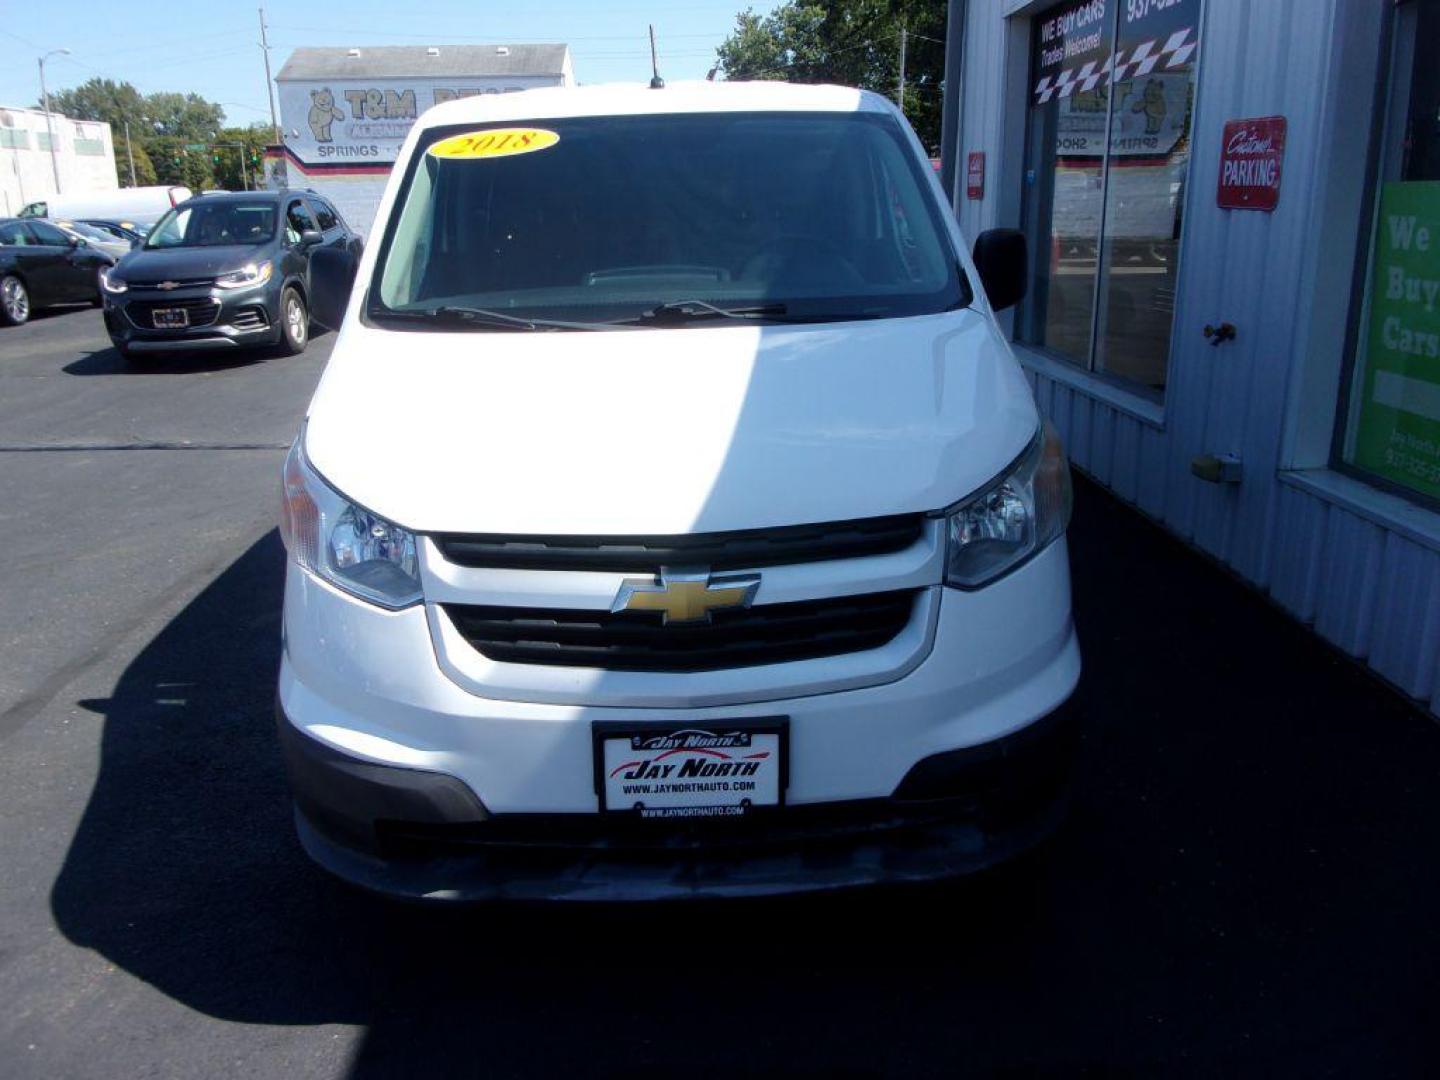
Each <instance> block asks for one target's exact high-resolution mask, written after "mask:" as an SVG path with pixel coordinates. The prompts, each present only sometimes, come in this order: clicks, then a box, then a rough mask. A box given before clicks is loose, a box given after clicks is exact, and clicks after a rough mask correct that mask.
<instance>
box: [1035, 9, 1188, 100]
mask: <svg viewBox="0 0 1440 1080" xmlns="http://www.w3.org/2000/svg"><path fill="white" fill-rule="evenodd" d="M1194 34H1195V31H1194V30H1193V29H1192V28H1191V27H1188V26H1186V27H1184V28H1182V29H1180V30H1176V31H1175V32H1174V33H1173V34H1171V35H1170V36H1169V37H1168V38H1166V39H1165V43H1164V44H1163V45H1161V44H1160V39H1159V38H1153V39H1151V40H1150V41H1142V42H1141V43H1140V44H1139V45H1136V46H1135V48H1134V49H1133V50H1132V51H1131V53H1130V57H1129V59H1128V60H1127V59H1126V58H1125V50H1124V49H1121V50H1120V51H1119V52H1117V53H1115V54H1114V55H1113V56H1110V57H1107V58H1106V59H1105V62H1104V63H1102V64H1097V63H1096V62H1095V61H1094V60H1090V61H1087V62H1086V63H1085V64H1082V65H1081V66H1080V68H1079V70H1076V69H1074V68H1065V69H1064V70H1063V71H1060V72H1059V73H1057V74H1055V75H1043V76H1041V78H1040V81H1039V82H1038V83H1036V84H1035V104H1037V105H1044V104H1045V103H1046V102H1047V101H1049V100H1050V99H1051V98H1054V97H1062V98H1067V97H1069V96H1070V95H1071V94H1072V93H1074V92H1075V91H1076V90H1079V91H1080V92H1081V93H1088V92H1089V91H1091V90H1094V89H1095V87H1097V86H1099V85H1100V82H1101V80H1102V79H1103V80H1104V82H1105V85H1106V86H1109V85H1110V84H1111V83H1117V82H1124V81H1125V80H1126V79H1137V78H1141V77H1143V76H1145V75H1149V74H1150V73H1151V72H1152V71H1154V70H1155V69H1156V68H1157V67H1162V66H1163V68H1165V69H1167V70H1168V69H1170V68H1177V67H1180V66H1181V65H1183V64H1188V63H1189V62H1190V60H1191V58H1192V57H1194V55H1195V50H1196V49H1197V48H1199V47H1200V43H1199V42H1197V41H1196V40H1195V37H1194ZM1157 45H1158V46H1159V47H1158V48H1157V47H1156V46H1157Z"/></svg>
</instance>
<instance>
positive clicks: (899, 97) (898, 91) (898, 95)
mask: <svg viewBox="0 0 1440 1080" xmlns="http://www.w3.org/2000/svg"><path fill="white" fill-rule="evenodd" d="M906 36H907V32H906V30H905V27H904V26H903V25H902V26H901V27H900V81H899V82H898V83H896V84H895V104H896V105H899V106H900V111H901V112H904V111H905V39H906Z"/></svg>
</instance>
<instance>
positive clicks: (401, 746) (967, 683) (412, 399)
mask: <svg viewBox="0 0 1440 1080" xmlns="http://www.w3.org/2000/svg"><path fill="white" fill-rule="evenodd" d="M377 224H378V226H379V232H378V235H379V236H380V237H381V239H380V242H379V243H375V244H373V245H372V246H370V247H369V248H367V250H366V251H365V253H364V256H363V258H362V259H361V260H360V262H359V265H358V268H356V267H354V266H353V264H350V265H348V266H347V259H348V256H346V254H345V253H344V252H341V251H328V250H327V249H318V250H317V251H316V252H315V253H314V256H313V262H312V265H311V292H312V311H313V312H314V313H315V315H316V318H317V320H318V321H320V322H321V323H323V324H327V325H332V326H338V327H339V336H338V339H337V340H336V342H335V346H334V351H333V354H332V356H331V359H330V362H329V365H328V367H327V368H326V371H325V374H324V377H323V378H322V380H321V383H320V386H319V388H318V389H317V391H316V393H315V396H314V399H313V400H312V402H311V404H310V408H309V412H308V415H307V418H306V421H305V423H304V426H303V428H302V430H301V432H300V436H299V438H297V440H296V441H295V444H294V447H293V448H292V450H291V452H290V455H289V458H288V460H287V461H286V463H285V467H284V478H283V487H284V506H283V514H282V517H283V524H282V533H283V536H284V538H285V543H286V546H287V550H288V552H289V567H288V574H287V581H286V592H285V616H284V650H283V660H282V664H281V670H280V678H279V695H278V713H279V715H278V722H279V726H280V732H281V737H282V744H283V746H284V749H285V756H286V761H287V765H288V768H289V772H290V776H291V783H292V788H293V790H294V793H295V800H296V809H297V814H296V820H297V824H298V828H299V833H300V837H301V841H302V843H303V845H304V847H305V848H306V850H307V851H308V852H309V853H310V854H311V855H312V856H313V857H314V858H315V859H316V860H317V861H318V862H319V863H320V864H321V865H323V866H324V867H326V868H327V869H329V870H331V871H333V872H334V873H336V874H338V875H339V876H341V877H342V878H345V879H347V880H349V881H351V882H354V883H357V884H359V885H362V886H365V887H368V888H371V889H374V890H378V891H381V892H385V893H390V894H394V895H399V896H404V897H409V898H432V899H452V900H453V899H462V900H464V899H482V898H494V897H522V898H551V899H572V900H578V899H585V900H614V899H640V898H663V897H694V896H734V895H745V894H763V893H775V892H791V891H804V890H815V889H827V888H835V887H841V886H850V885H860V884H866V883H872V882H879V881H897V880H916V879H923V878H933V877H939V876H945V875H952V874H956V873H962V872H966V871H970V870H975V869H978V868H981V867H984V866H987V865H990V864H991V863H994V862H996V861H998V860H1000V859H1004V858H1006V857H1009V856H1011V855H1013V854H1015V853H1017V852H1019V851H1021V850H1023V849H1025V848H1027V847H1029V846H1030V845H1032V844H1033V843H1035V842H1036V841H1037V840H1038V839H1039V838H1040V837H1041V836H1043V835H1044V834H1045V833H1046V831H1047V830H1048V829H1049V828H1050V827H1051V826H1052V825H1053V824H1054V823H1055V822H1056V820H1057V819H1058V816H1059V814H1060V812H1061V807H1062V806H1063V801H1064V800H1063V795H1064V790H1065V786H1066V785H1065V781H1066V777H1067V773H1068V769H1067V762H1068V758H1069V753H1068V751H1069V749H1070V745H1071V741H1072V737H1073V722H1072V721H1070V720H1069V719H1068V717H1069V712H1070V710H1068V709H1067V708H1065V706H1066V702H1067V699H1068V698H1069V696H1070V694H1071V691H1072V690H1073V688H1074V687H1075V684H1076V680H1077V679H1078V677H1079V673H1080V654H1079V649H1078V647H1077V644H1076V639H1075V631H1074V628H1073V625H1072V622H1071V616H1070V579H1069V565H1068V559H1067V554H1066V547H1065V539H1064V532H1065V528H1066V524H1067V522H1068V519H1069V513H1070V481H1069V473H1068V466H1067V464H1066V461H1065V457H1064V454H1063V452H1062V450H1061V448H1060V446H1059V443H1058V441H1057V439H1056V437H1055V434H1054V432H1053V430H1051V429H1049V428H1048V427H1046V426H1045V425H1043V424H1042V423H1041V419H1040V416H1039V414H1038V412H1037V411H1036V407H1035V403H1034V401H1033V399H1032V396H1031V393H1030V389H1029V386H1028V384H1027V382H1026V380H1025V378H1024V376H1023V374H1022V373H1021V370H1020V368H1019V366H1018V365H1017V363H1016V361H1015V359H1014V358H1013V356H1012V355H1011V352H1010V350H1009V348H1008V346H1007V344H1006V341H1005V338H1004V337H1003V336H1002V334H1001V332H1000V330H999V328H998V326H997V324H996V321H995V318H994V316H993V315H992V306H993V307H1004V306H1007V305H1009V304H1011V303H1014V302H1015V300H1017V299H1018V298H1019V296H1020V295H1021V293H1023V291H1024V281H1025V276H1026V271H1025V258H1024V246H1023V241H1022V240H1021V238H1020V237H1019V234H1017V233H1013V232H1010V231H1000V230H997V231H995V232H993V233H987V234H985V235H983V236H982V237H981V238H980V240H979V242H978V243H977V245H976V249H975V257H974V258H972V256H971V254H970V253H968V252H967V251H966V248H965V245H964V243H963V241H962V237H961V235H960V233H959V230H958V229H957V227H956V224H955V220H954V218H953V216H952V215H951V214H950V213H949V212H948V210H947V209H946V207H945V205H944V199H943V195H942V193H941V190H940V187H939V184H938V183H937V181H936V180H935V178H934V176H933V173H932V170H931V168H930V167H929V165H928V163H927V161H926V157H925V154H924V152H923V150H922V148H921V146H920V143H919V142H918V140H917V139H916V138H915V136H914V134H913V133H912V132H911V130H910V128H909V127H908V126H907V125H906V123H905V121H904V119H903V117H902V116H901V115H900V114H899V113H898V112H897V111H896V109H895V108H894V107H893V106H892V105H891V104H890V103H889V102H888V101H886V100H885V99H883V98H881V97H879V96H877V95H874V94H871V93H866V92H861V91H857V90H848V89H842V88H838V87H817V86H792V85H779V84H768V83H757V84H743V83H700V84H694V85H689V84H671V85H670V86H668V87H665V88H662V89H648V88H644V87H585V88H579V89H544V90H531V91H525V92H519V93H511V94H497V95H486V96H482V97H471V98H466V99H463V100H459V101H455V102H451V103H447V104H444V105H440V106H438V107H436V108H434V109H432V110H430V111H429V112H427V113H425V114H424V116H422V117H421V118H420V120H419V121H418V122H417V123H416V124H415V126H414V128H413V130H412V131H411V133H410V135H409V137H408V139H407V140H406V143H405V146H404V148H403V149H402V151H401V154H400V157H399V161H398V162H397V165H396V168H395V170H394V172H393V174H392V175H391V177H390V180H389V185H388V187H387V190H386V192H385V195H384V198H383V200H382V202H381V206H380V210H379V215H378V219H377ZM977 264H978V265H977ZM352 274H353V277H354V282H355V286H356V287H355V288H353V290H351V289H350V277H351V275H352ZM987 293H988V295H989V302H988V303H987V299H986V294H987Z"/></svg>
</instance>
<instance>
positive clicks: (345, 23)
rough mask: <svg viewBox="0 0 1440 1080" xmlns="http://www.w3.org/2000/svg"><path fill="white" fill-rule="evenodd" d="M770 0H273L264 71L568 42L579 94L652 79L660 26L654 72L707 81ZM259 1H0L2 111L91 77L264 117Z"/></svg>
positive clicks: (248, 117)
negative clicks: (374, 56) (374, 52)
mask: <svg viewBox="0 0 1440 1080" xmlns="http://www.w3.org/2000/svg"><path fill="white" fill-rule="evenodd" d="M752 5H753V6H754V7H755V8H756V10H761V11H763V10H768V9H769V8H770V7H772V6H773V4H772V3H767V2H766V0H750V2H747V0H673V2H670V0H652V2H651V3H648V4H646V3H641V2H640V0H524V2H515V0H511V2H509V3H494V2H486V0H269V2H267V3H266V4H265V17H266V22H267V23H268V24H269V27H270V34H269V36H270V46H271V49H270V64H271V72H272V74H273V73H274V72H278V71H279V70H280V67H281V65H282V64H284V63H285V59H286V57H288V56H289V55H290V51H291V50H292V49H294V48H296V47H298V46H302V45H344V46H361V47H364V46H366V45H444V44H447V43H449V44H455V45H461V44H472V43H473V44H492V43H493V44H517V43H521V42H565V43H567V44H569V46H570V52H571V56H572V58H573V60H574V65H575V77H576V80H577V81H578V82H581V83H596V82H615V81H620V80H628V81H634V80H639V79H648V78H649V77H650V46H649V41H648V38H647V36H646V25H647V23H649V22H652V21H653V22H654V24H655V35H656V40H657V44H658V48H659V53H660V73H661V74H662V75H664V76H665V77H666V78H667V79H703V78H704V77H705V73H706V72H707V71H708V70H709V69H710V68H711V66H713V65H714V63H715V47H716V46H717V45H719V44H720V42H722V41H723V40H724V39H725V37H726V36H727V35H728V34H729V32H730V30H731V29H732V28H733V27H734V25H735V15H736V13H737V12H740V11H743V10H745V9H746V8H747V7H750V6H752ZM258 6H259V4H258V3H256V4H243V3H223V4H185V3H181V2H178V0H0V56H3V57H4V58H5V62H4V63H0V106H6V105H9V106H33V105H34V104H35V102H36V101H38V100H39V98H40V81H39V71H38V68H37V65H36V62H35V61H36V59H37V58H38V57H39V56H40V55H41V54H43V53H46V52H49V51H50V50H51V49H62V48H68V49H69V50H70V52H71V55H69V56H52V57H50V59H48V60H47V61H46V62H45V82H46V84H47V86H48V87H49V88H50V90H51V91H52V92H53V91H55V90H60V89H65V88H68V87H72V86H78V85H79V84H81V83H83V82H85V81H86V80H88V79H91V78H94V77H96V76H99V77H105V78H111V79H115V80H116V81H122V80H123V81H126V82H130V83H133V84H134V85H135V86H136V87H137V88H139V89H140V91H141V92H142V93H147V94H148V93H153V92H155V91H157V90H173V91H179V92H189V91H194V92H195V93H197V94H200V95H201V96H202V97H204V98H207V99H209V100H210V101H218V102H220V103H221V104H222V106H223V107H224V109H225V114H226V122H227V123H228V124H236V125H241V126H243V125H246V124H249V123H250V122H252V121H254V120H268V118H269V116H270V107H269V105H268V104H267V102H266V96H265V67H264V63H263V58H262V56H261V52H260V47H259V40H260V17H259V14H258V11H257V8H258Z"/></svg>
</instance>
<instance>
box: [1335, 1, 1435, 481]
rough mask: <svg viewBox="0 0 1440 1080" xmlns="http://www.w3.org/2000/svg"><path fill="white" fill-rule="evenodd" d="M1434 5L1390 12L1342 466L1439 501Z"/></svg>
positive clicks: (1405, 4)
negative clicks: (1386, 77) (1367, 249)
mask: <svg viewBox="0 0 1440 1080" xmlns="http://www.w3.org/2000/svg"><path fill="white" fill-rule="evenodd" d="M1436 41H1440V0H1402V2H1401V3H1399V4H1397V5H1396V7H1395V9H1394V23H1393V31H1392V34H1391V50H1390V56H1389V69H1390V78H1389V92H1388V95H1387V99H1386V117H1385V122H1384V124H1383V125H1382V127H1381V136H1380V140H1379V142H1380V145H1379V159H1378V161H1377V162H1376V163H1375V176H1376V184H1375V187H1376V192H1375V205H1374V214H1373V217H1372V221H1371V230H1370V258H1369V260H1368V266H1367V273H1366V276H1365V280H1364V287H1363V291H1362V292H1361V294H1360V296H1359V298H1358V299H1359V303H1358V305H1357V308H1358V310H1357V318H1356V323H1357V326H1356V329H1355V331H1354V332H1353V333H1352V340H1353V341H1354V342H1355V350H1354V351H1355V363H1354V365H1353V368H1352V371H1351V374H1350V378H1349V380H1348V381H1347V385H1346V398H1345V401H1344V402H1343V403H1342V404H1343V405H1344V406H1345V407H1344V408H1342V410H1341V416H1342V420H1343V426H1342V428H1341V434H1340V437H1339V439H1338V442H1339V444H1340V445H1339V449H1340V465H1341V466H1342V467H1344V468H1348V469H1352V470H1355V471H1358V472H1361V473H1363V474H1365V475H1366V476H1367V477H1369V478H1373V479H1376V480H1378V481H1379V482H1380V483H1381V484H1382V485H1383V486H1387V487H1392V488H1396V489H1399V490H1401V491H1403V492H1405V493H1407V494H1411V495H1418V496H1420V497H1421V498H1422V499H1425V500H1435V501H1437V502H1440V66H1437V65H1436V64H1434V63H1433V62H1431V61H1430V60H1429V58H1428V56H1427V51H1428V50H1429V48H1430V47H1431V46H1433V44H1434V43H1435V42H1436Z"/></svg>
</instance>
